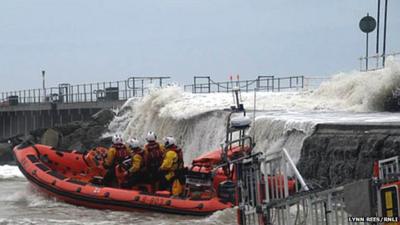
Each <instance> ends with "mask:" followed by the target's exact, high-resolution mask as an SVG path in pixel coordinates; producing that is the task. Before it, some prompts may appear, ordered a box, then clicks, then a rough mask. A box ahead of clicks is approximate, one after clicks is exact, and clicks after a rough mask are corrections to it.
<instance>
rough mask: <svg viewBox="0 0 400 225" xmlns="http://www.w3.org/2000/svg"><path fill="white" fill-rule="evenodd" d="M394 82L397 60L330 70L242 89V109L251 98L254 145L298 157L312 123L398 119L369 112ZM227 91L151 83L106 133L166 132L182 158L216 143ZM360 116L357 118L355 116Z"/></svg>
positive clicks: (399, 73)
mask: <svg viewBox="0 0 400 225" xmlns="http://www.w3.org/2000/svg"><path fill="white" fill-rule="evenodd" d="M399 86H400V63H399V62H394V61H389V62H388V66H387V67H386V68H385V69H382V70H378V71H371V72H355V71H353V72H349V73H340V74H337V75H334V76H333V77H332V79H331V80H329V81H326V82H324V83H323V84H322V85H321V86H320V88H319V89H317V90H314V91H301V92H279V93H271V92H257V93H256V98H254V93H242V94H241V98H242V100H243V103H244V105H245V107H246V108H247V109H249V108H252V107H253V104H254V99H255V100H256V103H257V104H256V105H257V107H256V109H257V110H258V111H262V112H258V113H257V117H258V118H257V120H256V124H254V130H253V131H250V132H254V133H255V137H256V141H257V142H258V143H257V147H256V150H259V151H273V150H274V149H279V148H281V147H286V148H288V150H289V152H290V153H291V155H292V156H293V158H295V159H298V158H299V154H300V151H299V150H300V149H301V147H302V141H303V140H304V138H305V137H306V136H307V135H309V134H310V133H312V132H313V127H314V126H315V124H317V123H321V122H322V123H325V122H351V121H353V122H357V121H358V122H366V121H371V122H372V121H375V122H383V121H399V116H398V114H387V115H386V116H388V117H386V116H380V115H382V113H376V114H373V113H371V112H380V111H382V110H383V104H382V103H383V102H384V99H385V98H386V97H387V96H389V95H391V94H392V91H393V90H394V89H395V88H396V87H399ZM232 103H233V98H232V94H231V93H211V94H192V93H188V92H183V91H182V89H181V88H180V87H177V86H172V87H167V88H163V89H155V90H153V91H151V92H150V94H149V95H147V96H146V97H144V98H143V99H131V100H130V101H128V102H127V103H126V104H125V105H124V107H122V109H121V111H120V112H119V115H118V116H117V117H116V118H115V119H114V120H113V121H112V122H111V124H110V126H109V128H110V131H111V132H110V133H109V134H107V135H110V134H112V133H115V132H121V133H123V134H124V137H125V138H130V137H138V138H139V139H141V140H142V141H143V137H144V135H145V133H147V131H150V130H153V131H156V133H157V134H158V136H159V137H163V136H167V135H172V136H175V137H176V139H177V140H178V144H179V145H180V146H182V147H183V149H184V150H185V151H184V152H185V154H184V157H185V161H186V162H187V163H188V162H190V160H192V159H193V158H194V157H196V156H198V155H200V154H201V153H203V152H205V151H208V150H211V149H214V148H218V147H219V145H220V143H221V142H222V141H223V140H224V137H225V126H226V115H227V114H226V113H225V112H223V109H224V108H229V107H230V106H231V105H232ZM360 118H361V119H360Z"/></svg>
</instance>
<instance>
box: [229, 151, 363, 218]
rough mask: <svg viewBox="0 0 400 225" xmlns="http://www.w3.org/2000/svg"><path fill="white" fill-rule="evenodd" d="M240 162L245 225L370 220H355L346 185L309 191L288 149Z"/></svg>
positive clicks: (240, 212)
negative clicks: (345, 193)
mask: <svg viewBox="0 0 400 225" xmlns="http://www.w3.org/2000/svg"><path fill="white" fill-rule="evenodd" d="M236 165H237V168H238V170H237V173H238V202H239V224H241V225H263V224H268V225H300V224H302V225H326V224H330V225H353V224H358V225H363V224H370V223H368V222H365V221H352V218H351V217H350V214H349V213H348V212H346V207H345V200H344V188H343V187H338V188H333V189H329V190H324V191H318V192H317V191H308V187H307V185H306V184H305V182H304V180H303V179H302V177H301V175H300V173H299V172H298V171H297V169H296V167H295V166H294V163H293V162H292V161H291V159H290V156H289V154H287V152H286V150H284V149H283V150H282V151H280V152H276V153H270V154H267V155H263V154H254V155H252V156H249V157H248V158H247V159H245V160H243V161H241V162H238V163H237V164H236ZM349 218H351V219H349ZM357 219H358V218H354V220H357Z"/></svg>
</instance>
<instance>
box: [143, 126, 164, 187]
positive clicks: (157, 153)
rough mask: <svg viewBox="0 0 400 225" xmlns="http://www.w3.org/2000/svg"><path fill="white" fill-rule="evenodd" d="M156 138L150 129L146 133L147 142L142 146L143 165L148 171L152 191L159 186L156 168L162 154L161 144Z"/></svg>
mask: <svg viewBox="0 0 400 225" xmlns="http://www.w3.org/2000/svg"><path fill="white" fill-rule="evenodd" d="M156 140H157V136H156V134H155V133H154V132H152V131H150V132H148V133H147V136H146V141H147V144H146V145H145V146H144V151H145V165H146V168H147V172H148V178H149V183H150V184H151V185H152V189H153V191H157V190H158V188H159V180H160V174H159V171H158V170H159V168H160V166H161V162H162V160H163V155H164V151H163V149H164V148H163V146H162V145H161V144H159V143H158V142H157V141H156Z"/></svg>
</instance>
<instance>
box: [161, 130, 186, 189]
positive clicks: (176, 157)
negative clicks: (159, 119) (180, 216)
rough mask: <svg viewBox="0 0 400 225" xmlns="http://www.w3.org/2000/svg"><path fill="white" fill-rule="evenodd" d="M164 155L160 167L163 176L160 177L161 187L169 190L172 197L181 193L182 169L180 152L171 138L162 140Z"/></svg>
mask: <svg viewBox="0 0 400 225" xmlns="http://www.w3.org/2000/svg"><path fill="white" fill-rule="evenodd" d="M164 146H165V155H164V159H163V162H162V164H161V166H160V170H161V171H162V174H163V176H162V177H161V187H162V188H165V189H167V190H171V192H172V194H173V195H179V194H181V192H182V183H183V182H182V179H181V176H182V172H183V168H184V164H183V155H182V150H181V149H180V148H178V147H177V146H176V144H175V139H174V138H173V137H166V138H165V139H164Z"/></svg>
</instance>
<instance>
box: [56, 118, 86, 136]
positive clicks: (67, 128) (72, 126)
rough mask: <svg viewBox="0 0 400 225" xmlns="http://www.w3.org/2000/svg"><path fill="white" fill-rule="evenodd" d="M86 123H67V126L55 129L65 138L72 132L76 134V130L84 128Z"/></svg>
mask: <svg viewBox="0 0 400 225" xmlns="http://www.w3.org/2000/svg"><path fill="white" fill-rule="evenodd" d="M84 123H85V122H82V121H74V122H70V123H67V124H65V125H61V126H57V127H55V129H56V130H57V131H58V132H60V133H62V134H63V136H67V135H69V134H71V133H72V132H74V131H75V130H77V129H79V128H80V127H82V124H84Z"/></svg>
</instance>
